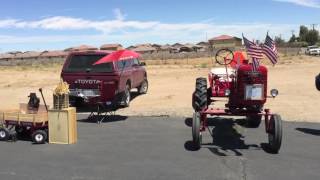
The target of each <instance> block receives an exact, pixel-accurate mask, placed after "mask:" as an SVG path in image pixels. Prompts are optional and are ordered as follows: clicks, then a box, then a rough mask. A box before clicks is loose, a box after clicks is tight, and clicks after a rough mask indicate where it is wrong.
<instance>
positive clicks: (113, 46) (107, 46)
mask: <svg viewBox="0 0 320 180" xmlns="http://www.w3.org/2000/svg"><path fill="white" fill-rule="evenodd" d="M121 49H123V47H122V45H121V44H103V45H102V46H101V47H100V50H109V51H118V50H121Z"/></svg>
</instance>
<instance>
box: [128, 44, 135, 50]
mask: <svg viewBox="0 0 320 180" xmlns="http://www.w3.org/2000/svg"><path fill="white" fill-rule="evenodd" d="M134 48H136V46H134V45H131V46H129V47H127V48H126V49H128V50H132V49H134Z"/></svg>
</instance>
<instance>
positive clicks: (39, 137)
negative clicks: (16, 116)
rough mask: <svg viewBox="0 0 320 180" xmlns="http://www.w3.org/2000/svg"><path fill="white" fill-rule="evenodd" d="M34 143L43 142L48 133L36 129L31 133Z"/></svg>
mask: <svg viewBox="0 0 320 180" xmlns="http://www.w3.org/2000/svg"><path fill="white" fill-rule="evenodd" d="M31 138H32V141H33V142H34V143H35V144H44V143H45V142H46V141H47V139H48V133H47V132H46V131H44V130H36V131H34V132H33V133H32V135H31Z"/></svg>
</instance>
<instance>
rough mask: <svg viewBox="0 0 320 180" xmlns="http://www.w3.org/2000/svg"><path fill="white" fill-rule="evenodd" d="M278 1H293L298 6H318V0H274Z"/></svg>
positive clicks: (319, 4)
mask: <svg viewBox="0 0 320 180" xmlns="http://www.w3.org/2000/svg"><path fill="white" fill-rule="evenodd" d="M274 1H279V2H288V3H294V4H297V5H300V6H306V7H312V8H320V0H274Z"/></svg>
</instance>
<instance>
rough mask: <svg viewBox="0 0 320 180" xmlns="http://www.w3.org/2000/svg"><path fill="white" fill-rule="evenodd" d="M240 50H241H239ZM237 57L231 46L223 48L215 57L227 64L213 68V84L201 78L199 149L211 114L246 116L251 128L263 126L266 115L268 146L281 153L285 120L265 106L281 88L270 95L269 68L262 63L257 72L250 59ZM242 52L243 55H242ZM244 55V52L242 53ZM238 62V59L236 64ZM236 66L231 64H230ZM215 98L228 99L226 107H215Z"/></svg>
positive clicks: (195, 126)
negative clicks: (268, 91) (268, 85)
mask: <svg viewBox="0 0 320 180" xmlns="http://www.w3.org/2000/svg"><path fill="white" fill-rule="evenodd" d="M238 53H239V52H238ZM236 55H238V57H237V58H235V55H234V53H233V52H232V51H231V50H229V49H221V50H219V51H218V52H217V53H216V56H215V60H216V62H217V63H218V64H220V65H223V66H224V67H218V68H213V69H212V70H211V72H210V73H209V78H208V81H209V85H210V87H209V88H208V86H207V79H206V78H202V77H201V78H197V80H196V87H195V91H194V93H193V97H192V105H193V108H194V110H195V112H194V114H193V123H192V136H193V143H194V145H195V146H196V148H198V149H199V148H200V147H201V144H202V132H203V131H205V130H206V129H207V128H208V118H207V116H245V117H246V124H247V126H249V127H253V128H257V127H259V125H260V123H261V120H262V118H264V120H265V121H264V122H265V129H266V133H267V134H268V139H269V143H268V149H269V151H270V152H272V153H278V151H279V149H280V147H281V140H282V121H281V117H280V115H278V114H274V113H272V112H271V111H270V109H264V107H263V106H264V104H265V103H266V100H267V98H268V97H272V98H274V97H276V96H277V95H278V90H276V89H272V90H271V91H270V93H271V96H268V95H267V83H268V70H267V68H266V67H265V66H262V65H260V66H259V68H258V69H257V70H256V71H253V69H252V64H249V63H248V60H244V59H241V62H240V57H239V54H236ZM240 55H241V54H240ZM241 57H243V55H241ZM235 61H238V62H237V63H235ZM230 64H231V65H232V64H233V65H232V67H228V66H229V65H230ZM234 64H236V65H234ZM213 98H228V100H227V103H226V104H225V107H220V108H218V107H213V106H212V103H213V102H215V100H214V99H213Z"/></svg>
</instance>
